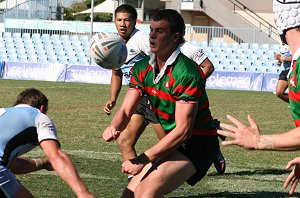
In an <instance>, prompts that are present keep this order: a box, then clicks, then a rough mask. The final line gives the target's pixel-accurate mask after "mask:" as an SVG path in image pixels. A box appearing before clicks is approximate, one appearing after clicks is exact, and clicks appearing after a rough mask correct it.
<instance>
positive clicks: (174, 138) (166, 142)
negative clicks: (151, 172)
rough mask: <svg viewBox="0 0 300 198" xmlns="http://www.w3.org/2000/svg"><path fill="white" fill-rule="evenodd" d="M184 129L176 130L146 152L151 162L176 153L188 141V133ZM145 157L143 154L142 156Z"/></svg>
mask: <svg viewBox="0 0 300 198" xmlns="http://www.w3.org/2000/svg"><path fill="white" fill-rule="evenodd" d="M183 130H184V129H176V128H174V129H173V130H172V131H170V132H169V133H168V134H167V135H166V136H165V137H164V138H162V139H161V140H160V141H159V142H158V143H157V144H155V145H154V146H153V147H151V148H150V149H148V150H147V151H145V152H144V155H146V156H147V158H148V160H149V162H152V161H155V160H157V159H158V158H159V157H162V156H164V155H167V154H168V153H169V152H171V151H174V150H175V149H177V148H178V147H180V145H182V144H183V143H184V142H185V141H187V140H188V138H189V136H188V133H189V132H188V131H186V130H184V131H185V132H183ZM142 155H143V154H142Z"/></svg>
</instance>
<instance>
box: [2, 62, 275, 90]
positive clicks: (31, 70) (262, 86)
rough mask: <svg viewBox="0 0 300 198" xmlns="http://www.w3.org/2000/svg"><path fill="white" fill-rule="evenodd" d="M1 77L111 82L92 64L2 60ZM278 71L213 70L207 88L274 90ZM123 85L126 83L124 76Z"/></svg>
mask: <svg viewBox="0 0 300 198" xmlns="http://www.w3.org/2000/svg"><path fill="white" fill-rule="evenodd" d="M0 74H1V77H2V78H3V79H15V80H41V81H58V82H75V83H95V84H110V80H111V71H110V70H107V69H104V68H102V67H99V66H94V65H68V64H50V63H47V64H42V63H17V62H3V63H2V64H1V68H0ZM277 79H278V74H273V73H258V72H229V71H215V72H213V73H212V75H211V76H210V77H209V78H208V79H207V82H206V88H207V89H222V90H248V91H269V92H273V91H274V90H275V89H276V83H277ZM123 80H124V81H123V84H124V85H125V84H127V82H126V81H125V78H123Z"/></svg>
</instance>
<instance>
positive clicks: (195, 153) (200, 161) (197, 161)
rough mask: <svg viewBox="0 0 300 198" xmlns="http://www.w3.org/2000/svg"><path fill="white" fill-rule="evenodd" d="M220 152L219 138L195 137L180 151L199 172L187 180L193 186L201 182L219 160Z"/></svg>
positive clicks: (215, 136)
mask: <svg viewBox="0 0 300 198" xmlns="http://www.w3.org/2000/svg"><path fill="white" fill-rule="evenodd" d="M219 150H220V146H219V140H218V136H217V135H214V136H205V135H193V136H192V137H191V138H190V139H189V140H188V141H187V142H186V143H185V144H184V146H182V147H180V148H179V149H178V151H179V152H181V153H182V154H184V155H185V156H187V157H188V158H189V159H190V160H191V162H192V163H193V164H194V166H195V168H196V170H197V172H196V173H195V174H194V175H193V176H192V177H190V178H189V179H188V180H187V183H188V184H189V185H191V186H193V185H195V184H196V183H197V182H198V181H200V180H201V179H202V178H203V177H204V176H205V175H206V173H207V171H208V170H209V168H210V166H211V165H212V164H213V162H214V161H215V160H216V159H217V155H218V152H219Z"/></svg>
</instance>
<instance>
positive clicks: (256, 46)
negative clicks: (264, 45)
mask: <svg viewBox="0 0 300 198" xmlns="http://www.w3.org/2000/svg"><path fill="white" fill-rule="evenodd" d="M249 48H250V49H253V50H258V49H259V44H258V43H251V44H250V45H249Z"/></svg>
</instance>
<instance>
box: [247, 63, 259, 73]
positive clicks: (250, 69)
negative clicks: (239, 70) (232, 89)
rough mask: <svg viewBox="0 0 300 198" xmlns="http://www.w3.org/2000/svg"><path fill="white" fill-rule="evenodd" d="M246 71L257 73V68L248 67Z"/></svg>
mask: <svg viewBox="0 0 300 198" xmlns="http://www.w3.org/2000/svg"><path fill="white" fill-rule="evenodd" d="M246 71H248V72H257V68H256V67H255V66H254V65H250V66H249V65H248V66H247V69H246Z"/></svg>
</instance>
